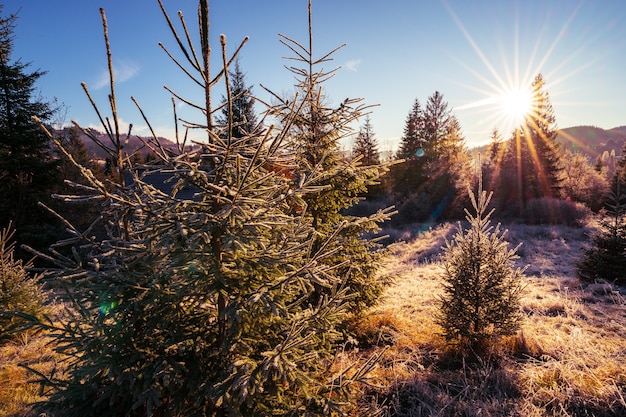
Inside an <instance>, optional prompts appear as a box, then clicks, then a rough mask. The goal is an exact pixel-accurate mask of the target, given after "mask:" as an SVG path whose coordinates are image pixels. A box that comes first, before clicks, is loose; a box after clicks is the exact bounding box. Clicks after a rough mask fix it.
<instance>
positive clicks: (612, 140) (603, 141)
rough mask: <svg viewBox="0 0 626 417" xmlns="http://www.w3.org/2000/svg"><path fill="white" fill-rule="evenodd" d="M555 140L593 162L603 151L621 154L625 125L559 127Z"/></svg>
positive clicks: (625, 141)
mask: <svg viewBox="0 0 626 417" xmlns="http://www.w3.org/2000/svg"><path fill="white" fill-rule="evenodd" d="M556 140H557V142H558V143H561V144H562V145H563V148H564V149H569V150H571V151H574V152H581V153H583V154H584V155H587V156H588V157H589V159H591V161H592V162H595V160H596V158H597V157H598V156H599V155H602V154H603V153H604V152H605V151H606V152H609V153H611V151H613V150H614V151H615V155H616V156H620V155H622V151H623V149H624V145H625V144H626V125H625V126H619V127H614V128H612V129H602V128H600V127H596V126H573V127H567V128H565V129H559V130H558V132H557V137H556ZM487 149H489V145H488V144H487V145H483V146H480V147H477V148H474V149H472V151H471V152H472V154H475V155H477V154H484V153H485V152H486V151H487Z"/></svg>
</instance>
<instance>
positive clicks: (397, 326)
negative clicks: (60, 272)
mask: <svg viewBox="0 0 626 417" xmlns="http://www.w3.org/2000/svg"><path fill="white" fill-rule="evenodd" d="M454 227H455V225H452V224H445V225H443V226H440V227H434V228H432V229H429V230H427V231H425V232H423V233H422V234H421V235H420V236H419V237H418V238H416V239H413V240H410V241H408V242H404V243H398V244H394V245H393V246H392V247H391V248H390V251H391V254H390V256H389V257H388V258H387V260H386V261H385V264H384V265H383V268H382V270H381V273H382V274H384V275H385V276H386V277H387V278H390V279H391V280H392V284H391V285H390V286H389V288H388V289H387V290H386V292H385V293H384V295H383V297H382V299H381V300H380V304H379V305H378V306H376V307H375V308H372V309H371V310H369V311H368V312H367V313H366V315H365V316H364V317H363V318H362V319H360V320H358V321H354V322H353V323H352V331H353V332H354V334H355V335H356V339H357V343H356V344H347V345H346V347H345V350H344V352H343V353H342V354H341V355H340V358H339V360H338V364H337V366H340V367H342V368H348V367H350V366H351V365H352V364H354V363H355V362H357V361H363V360H365V359H366V358H368V357H371V355H375V354H378V353H381V354H382V356H381V358H380V361H379V363H378V364H377V365H376V367H375V368H374V370H373V371H372V372H371V373H370V375H369V382H370V384H369V385H368V386H363V387H362V396H361V400H360V401H359V403H358V404H355V405H354V409H353V410H351V414H350V415H352V416H364V415H367V416H376V415H378V416H456V415H482V416H501V417H504V416H524V417H527V416H529V417H545V416H562V417H565V416H583V415H590V416H591V415H594V416H597V417H599V416H619V415H624V414H623V413H625V412H626V402H625V398H624V397H625V395H626V394H625V392H626V368H625V367H624V365H623V364H624V363H626V294H625V292H624V289H623V288H620V287H616V286H614V285H612V284H610V283H596V284H581V282H580V281H579V280H578V279H576V278H575V266H574V262H575V260H576V259H577V258H578V257H579V256H580V254H581V253H582V251H583V249H584V247H585V245H586V244H587V243H586V239H587V237H586V236H587V234H588V233H589V232H590V230H588V229H585V228H570V227H554V226H522V225H509V226H507V227H508V229H509V234H508V235H507V236H508V237H507V239H508V240H510V241H511V242H512V243H514V244H517V243H518V242H519V241H523V242H524V244H523V246H522V248H521V249H520V250H519V254H520V259H519V260H518V264H519V265H523V264H530V268H529V269H528V270H527V272H526V278H525V284H526V287H525V293H524V297H523V299H522V300H521V303H522V309H523V312H524V314H525V320H524V323H523V325H522V328H521V331H520V332H519V333H518V334H517V335H515V336H511V337H505V338H502V339H500V340H499V341H498V342H497V343H496V344H495V345H494V348H493V350H492V352H491V354H490V355H489V356H488V357H485V358H482V359H480V360H476V359H472V358H463V357H460V356H458V355H456V354H455V352H454V350H453V349H451V348H449V347H448V346H446V344H445V341H444V339H443V338H442V337H441V336H440V335H439V332H440V331H441V329H440V328H439V327H438V325H437V324H436V320H435V316H436V314H437V311H438V298H437V297H438V295H439V294H441V289H442V288H441V283H442V281H441V273H442V267H441V264H440V262H439V260H438V253H440V250H441V246H442V245H444V242H445V238H446V237H447V238H450V237H451V235H452V234H453V233H454ZM49 342H50V341H49V340H47V339H46V338H45V337H42V336H32V335H31V336H24V337H22V338H17V339H15V340H14V341H13V342H10V343H8V344H5V345H4V346H1V347H0V415H2V416H4V415H12V413H19V412H22V411H24V410H28V404H29V403H31V402H33V401H40V400H42V399H44V397H42V396H40V393H39V387H38V386H37V385H36V384H30V383H28V381H31V380H33V379H34V376H33V375H32V374H29V373H28V372H27V371H26V370H25V369H24V368H22V367H20V366H18V364H20V363H25V364H28V365H29V366H31V367H33V368H35V369H37V370H39V371H42V372H44V373H46V372H49V371H50V370H51V369H52V368H53V367H54V366H55V365H58V363H57V358H56V357H55V356H54V354H53V353H52V350H51V345H50V344H49ZM479 410H480V412H479ZM15 415H17V414H15Z"/></svg>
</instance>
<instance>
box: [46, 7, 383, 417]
mask: <svg viewBox="0 0 626 417" xmlns="http://www.w3.org/2000/svg"><path fill="white" fill-rule="evenodd" d="M159 4H160V6H161V8H162V11H163V13H164V16H165V17H166V18H167V21H168V24H169V25H170V28H171V30H172V32H173V33H174V35H175V37H176V38H177V39H181V38H182V37H185V38H188V37H189V33H188V31H187V29H186V27H187V26H186V24H184V17H182V16H181V19H183V32H184V34H183V36H180V35H179V31H178V30H177V29H176V27H175V26H174V25H173V23H172V22H171V20H170V19H169V17H168V14H167V12H166V11H165V9H164V7H163V5H162V3H161V2H159ZM309 7H310V5H309ZM208 12H209V8H208V2H207V0H200V1H199V13H198V22H199V29H200V30H199V33H200V44H201V46H202V49H201V51H202V52H203V54H202V55H201V56H198V55H197V54H196V51H197V50H198V49H196V48H194V47H193V46H190V47H189V48H187V47H185V46H183V45H184V44H183V43H178V45H179V46H180V47H181V48H182V55H183V56H184V57H186V58H187V61H185V62H186V65H187V66H188V67H190V68H189V69H186V71H185V73H187V74H193V75H191V76H192V77H194V79H196V80H202V81H200V85H202V86H203V88H202V93H203V94H202V95H201V96H202V97H205V98H206V100H207V101H206V102H205V103H204V105H197V107H198V108H199V109H202V110H201V116H200V117H201V118H202V121H200V122H197V123H196V124H195V125H197V126H198V128H199V131H200V132H204V133H205V134H207V135H208V137H207V138H206V140H204V141H202V142H201V147H198V148H194V149H190V148H189V147H185V146H179V147H178V151H170V150H167V149H165V148H164V147H162V146H161V144H160V142H159V139H158V137H156V135H155V136H154V137H152V138H149V139H146V141H145V144H146V146H147V147H149V148H150V149H151V151H152V152H154V154H155V155H157V157H158V161H155V162H153V163H152V166H151V167H150V169H149V171H151V172H153V173H159V174H161V175H170V176H171V178H170V179H171V181H172V182H173V183H174V187H173V189H172V191H171V192H164V191H163V190H160V189H157V188H155V187H154V186H153V185H151V184H150V183H149V181H147V180H146V178H147V177H144V174H145V172H146V170H145V169H141V170H140V169H135V167H133V166H132V165H130V164H129V159H128V158H121V159H120V160H119V162H120V163H119V164H118V166H117V169H118V170H119V172H120V173H121V174H122V175H120V177H119V178H120V179H121V180H123V178H124V177H125V176H128V175H131V176H132V177H133V178H132V179H133V181H132V182H128V183H126V182H123V181H121V182H120V183H118V184H117V185H116V186H115V187H113V188H109V187H108V186H107V184H105V183H104V182H102V181H100V180H98V178H96V177H95V176H94V175H93V173H92V172H91V171H89V170H86V169H82V168H81V169H80V171H81V173H82V174H83V176H84V180H85V182H86V185H84V186H82V187H80V190H88V191H90V198H93V199H96V200H98V201H102V204H103V208H102V217H101V221H102V222H104V224H105V225H106V228H107V232H108V234H107V236H105V237H103V238H98V237H93V235H92V233H91V231H90V229H91V228H93V227H94V226H93V225H92V226H91V227H90V228H88V229H87V230H84V231H82V230H79V229H77V228H75V227H73V226H72V225H71V224H70V223H69V222H67V223H66V225H67V227H68V229H70V231H71V232H72V234H73V237H72V238H71V239H66V240H64V241H62V242H59V243H58V244H57V245H55V246H54V247H53V248H51V251H50V253H51V255H50V256H48V255H45V254H41V255H42V256H46V257H47V258H48V259H49V260H50V261H51V262H54V263H55V265H56V268H55V269H51V270H50V271H49V277H50V279H52V280H54V281H53V282H55V283H58V284H59V287H60V290H62V289H65V290H66V291H65V292H63V291H60V294H59V296H60V297H61V298H62V301H64V302H66V303H67V306H68V312H67V315H65V316H64V317H62V318H61V320H63V321H62V323H61V324H56V323H46V322H43V323H39V326H41V327H43V328H44V329H45V330H47V331H48V332H49V334H51V336H52V337H53V338H54V339H55V340H56V342H57V344H56V350H57V352H58V353H59V354H60V355H65V357H66V358H67V362H66V363H67V369H66V371H65V375H64V376H63V378H62V379H56V378H55V377H54V375H52V376H49V377H48V376H46V377H45V378H43V380H42V383H43V384H44V386H45V387H47V388H51V395H50V397H49V400H48V401H46V402H45V403H43V404H40V406H39V411H42V412H52V413H53V414H54V415H57V416H66V417H70V416H88V415H98V416H119V415H126V416H146V415H147V416H151V415H154V416H164V415H170V416H190V415H198V416H214V417H217V416H227V415H228V416H231V415H232V416H270V415H271V416H278V415H285V416H319V415H331V414H333V413H340V412H341V410H342V407H343V406H344V405H346V404H349V403H350V401H351V400H352V397H351V395H350V394H351V387H352V386H353V384H354V383H355V382H356V381H358V380H360V379H361V378H362V376H363V375H364V373H365V372H366V371H367V370H368V369H369V368H370V367H371V366H372V361H369V362H367V363H366V364H365V365H364V366H363V367H361V368H359V369H352V370H349V371H346V372H336V369H335V368H334V366H333V363H334V360H335V357H336V352H337V350H338V349H339V348H340V346H341V344H342V343H343V342H344V335H343V333H342V328H341V325H342V324H343V323H344V321H345V317H346V310H347V309H348V307H349V304H348V302H349V300H350V299H349V298H348V297H349V295H348V293H349V288H348V287H347V285H346V284H347V281H348V280H349V279H350V278H349V276H348V275H349V274H351V273H352V270H351V269H350V268H349V267H347V265H353V264H354V265H357V266H359V265H361V264H362V259H361V258H359V256H363V257H365V256H367V253H365V254H363V253H356V252H352V251H348V250H344V245H348V244H349V240H350V238H351V237H352V236H353V235H351V234H350V233H347V232H346V231H352V230H355V229H362V228H363V220H362V219H352V218H344V219H343V221H342V222H341V223H335V224H334V228H335V229H334V231H333V232H332V233H329V234H328V235H327V236H326V237H323V238H322V237H320V235H319V234H318V233H317V231H316V230H315V229H313V227H312V224H311V223H312V221H313V220H312V218H311V216H310V215H309V214H308V212H307V213H306V214H305V213H302V212H301V210H297V209H294V207H295V208H298V207H305V201H306V200H307V199H309V201H311V200H313V199H312V198H310V196H318V195H319V193H320V187H319V186H318V184H320V183H321V182H322V180H327V179H328V176H329V174H327V173H326V172H325V171H321V170H312V171H310V172H308V175H307V176H306V177H305V176H301V177H300V178H299V182H298V183H297V184H295V183H294V182H293V181H292V180H291V179H290V176H291V174H290V173H289V170H288V169H285V170H281V169H280V167H287V168H289V167H290V166H292V165H291V164H292V162H293V156H292V155H291V154H290V153H289V152H288V151H289V149H287V148H286V146H285V141H284V139H285V137H286V136H288V133H290V132H291V130H290V129H291V128H292V127H293V126H294V124H296V123H297V122H298V121H300V120H302V119H303V118H304V119H306V118H308V117H309V116H310V115H311V113H310V109H309V108H307V109H305V108H302V107H298V106H296V107H293V108H291V111H290V112H281V114H282V115H283V116H284V118H283V122H284V126H283V127H281V128H277V129H269V128H267V129H264V130H263V131H261V132H254V133H253V132H242V133H243V134H244V136H243V137H235V136H234V133H233V131H232V130H230V129H229V132H228V134H227V136H226V138H225V139H224V138H223V137H222V136H221V135H220V134H219V131H218V129H216V126H215V124H214V122H213V118H214V116H215V115H214V113H215V110H213V108H212V105H211V102H210V100H211V91H212V87H213V86H214V85H215V84H216V83H218V82H219V81H220V80H223V79H224V77H223V74H225V73H227V71H228V62H229V60H226V59H225V60H224V62H225V63H226V65H225V68H223V71H220V72H219V73H218V76H217V77H215V78H212V75H211V74H210V73H209V72H208V69H209V68H210V66H209V65H208V62H209V61H210V59H211V55H210V51H211V48H209V45H210V39H209V30H208V29H209V16H208ZM101 13H102V18H103V26H104V28H105V41H106V46H107V55H108V56H109V59H111V58H110V47H109V42H108V33H107V31H106V27H107V25H106V18H105V15H104V11H103V10H101ZM309 13H310V8H309ZM222 40H223V42H222V54H223V56H224V57H226V56H227V51H226V42H225V41H224V38H222ZM170 55H171V56H174V55H173V54H170ZM109 69H110V77H111V93H110V97H111V113H112V114H111V117H112V118H113V121H114V122H117V117H118V116H117V113H116V112H115V108H116V106H115V90H114V88H113V86H114V83H113V78H114V74H113V65H112V62H111V61H109ZM85 91H86V92H87V93H88V90H87V89H86V88H85ZM234 98H235V97H233V96H231V95H227V96H226V99H227V102H228V105H229V106H231V105H232V101H233V100H234ZM277 110H280V109H277ZM100 113H101V112H99V114H100ZM145 122H147V123H149V122H148V120H145ZM113 125H114V126H118V125H119V124H118V123H113ZM329 129H330V128H329ZM326 133H327V135H330V136H333V137H334V135H335V134H336V133H335V132H334V131H332V130H329V131H328V132H326ZM109 134H110V135H111V139H112V140H114V142H113V144H114V145H116V144H117V146H120V145H121V144H120V142H119V141H116V138H118V137H120V134H121V133H120V132H119V129H117V130H114V131H110V132H109ZM259 138H260V139H259ZM56 143H57V144H58V145H59V146H61V147H62V144H61V143H60V142H59V141H58V140H56ZM179 145H181V144H179ZM116 152H119V149H118V150H114V152H113V154H115V153H116ZM65 153H66V154H67V155H69V153H68V152H67V151H66V152H65ZM79 168H80V167H79ZM342 168H345V166H342ZM336 173H337V170H336V169H334V170H332V171H331V172H330V175H331V176H332V175H334V174H336ZM187 187H193V188H194V189H196V190H197V193H196V195H195V197H193V198H182V197H181V196H180V193H179V191H180V190H182V189H184V188H187ZM86 198H87V197H86V196H84V195H77V196H76V197H67V198H66V199H67V200H70V201H73V200H78V201H83V200H84V199H86ZM367 221H370V220H369V219H367ZM372 222H373V220H372ZM360 242H361V241H360ZM64 245H71V246H74V247H78V246H80V251H78V250H74V251H72V256H69V257H66V256H62V255H61V254H60V253H59V250H60V248H62V247H63V246H64ZM362 248H365V249H368V248H369V247H368V244H367V243H366V242H362ZM339 252H341V253H342V255H341V259H338V256H339V255H338V253H339ZM340 269H343V271H344V272H342V273H338V272H337V271H338V270H340ZM352 276H354V275H352ZM319 288H323V289H324V292H323V294H321V296H320V297H317V302H316V303H311V299H312V294H313V293H314V291H317V290H319Z"/></svg>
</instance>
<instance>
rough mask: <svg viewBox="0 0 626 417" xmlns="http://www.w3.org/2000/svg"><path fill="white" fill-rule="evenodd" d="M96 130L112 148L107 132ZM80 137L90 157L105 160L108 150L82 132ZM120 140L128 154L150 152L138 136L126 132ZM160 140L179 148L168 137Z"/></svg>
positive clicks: (169, 145) (169, 147)
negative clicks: (128, 134) (128, 135)
mask: <svg viewBox="0 0 626 417" xmlns="http://www.w3.org/2000/svg"><path fill="white" fill-rule="evenodd" d="M69 129H70V128H65V129H63V132H64V133H66V134H69V133H68V132H67V131H68V130H69ZM94 132H95V136H96V138H98V140H100V141H101V142H102V143H104V144H105V145H107V146H108V147H111V148H112V147H113V145H112V144H111V141H110V140H109V138H108V136H107V135H106V134H105V133H102V132H97V131H94ZM80 138H81V140H82V142H83V143H84V144H85V150H86V151H87V155H89V157H90V158H93V159H100V160H104V159H106V158H107V156H108V155H107V153H106V151H105V150H103V149H102V148H101V147H100V146H98V145H97V144H96V143H95V142H94V141H93V140H91V139H90V138H89V137H88V136H87V135H85V134H84V133H82V132H81V133H80ZM144 139H145V138H144ZM120 140H121V142H122V144H123V146H124V151H125V152H127V153H128V154H132V153H135V152H139V154H141V155H142V156H144V157H145V156H146V155H147V154H149V153H150V149H149V148H147V147H146V146H145V145H144V143H143V141H142V140H141V138H140V137H138V136H135V135H130V137H127V135H126V134H121V135H120ZM159 141H160V142H161V145H162V146H163V147H164V148H166V149H170V150H172V151H174V150H176V149H178V146H177V145H176V143H175V142H174V141H171V140H169V139H167V138H162V137H159ZM188 145H189V144H188Z"/></svg>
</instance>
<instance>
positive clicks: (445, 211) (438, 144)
mask: <svg viewBox="0 0 626 417" xmlns="http://www.w3.org/2000/svg"><path fill="white" fill-rule="evenodd" d="M419 110H420V108H419V102H417V101H416V102H415V104H414V105H413V109H412V111H411V113H410V115H409V118H408V120H407V126H406V128H405V138H403V143H402V145H401V150H400V152H399V153H398V154H399V155H407V156H408V158H409V159H407V160H405V162H404V163H402V164H399V165H398V166H396V167H394V169H393V178H394V191H395V193H396V196H397V199H398V200H400V201H401V204H400V205H399V210H398V211H399V213H400V218H401V219H403V220H404V221H407V222H415V221H436V220H438V219H440V218H441V217H442V216H443V215H448V216H450V215H453V214H454V213H455V212H456V211H457V210H456V208H460V207H457V204H455V202H459V198H462V195H461V193H460V192H459V190H460V189H464V187H465V182H466V181H468V178H467V175H466V174H467V169H468V165H469V161H470V158H469V155H468V153H467V150H466V149H465V146H464V137H463V133H462V131H461V126H460V124H459V122H458V119H457V118H456V117H454V115H452V112H451V110H450V109H449V108H448V103H447V102H446V101H445V100H444V99H443V95H442V94H441V93H439V92H438V91H436V92H435V93H434V94H432V95H431V96H430V97H428V99H427V101H426V107H425V108H424V110H423V111H421V113H418V112H419ZM414 125H416V126H417V128H416V129H414V128H413V127H412V126H414Z"/></svg>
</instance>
